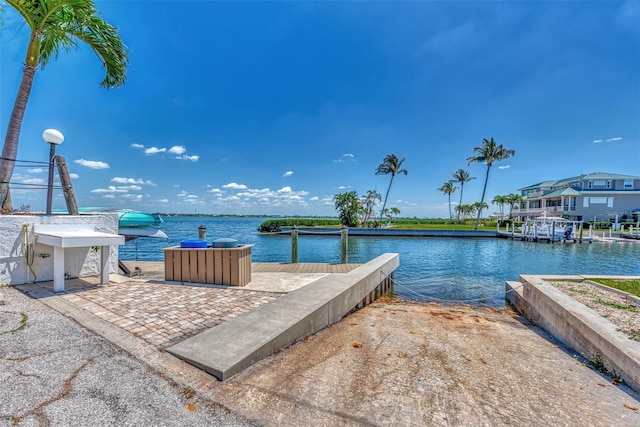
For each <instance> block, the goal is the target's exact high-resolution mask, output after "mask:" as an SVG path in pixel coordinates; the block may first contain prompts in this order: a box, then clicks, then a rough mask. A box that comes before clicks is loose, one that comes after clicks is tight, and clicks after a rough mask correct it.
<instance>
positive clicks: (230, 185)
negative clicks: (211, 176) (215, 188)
mask: <svg viewBox="0 0 640 427" xmlns="http://www.w3.org/2000/svg"><path fill="white" fill-rule="evenodd" d="M222 188H230V189H232V190H246V189H247V186H246V185H244V184H236V183H235V182H230V183H228V184H225V185H223V186H222Z"/></svg>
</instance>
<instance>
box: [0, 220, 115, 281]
mask: <svg viewBox="0 0 640 427" xmlns="http://www.w3.org/2000/svg"><path fill="white" fill-rule="evenodd" d="M34 224H90V225H94V226H95V230H96V231H101V232H104V233H112V234H117V233H118V215H117V214H104V215H78V216H72V215H51V216H46V215H0V284H10V285H21V284H24V283H32V282H42V281H49V280H53V248H52V247H51V246H48V245H41V244H39V243H38V242H37V238H36V237H34V235H33V226H34ZM25 226H26V227H25ZM25 230H26V233H25ZM34 240H35V242H34ZM25 241H26V244H25ZM31 243H35V244H33V246H32V247H33V255H34V256H33V262H32V265H31V268H29V265H28V264H27V257H26V254H27V247H28V244H31ZM64 251H65V252H64V271H65V277H71V278H73V277H87V276H96V275H99V274H100V249H98V251H97V252H95V251H94V250H93V249H92V248H90V247H88V248H66V249H65V250H64ZM29 261H31V259H30V260H29ZM117 269H118V247H117V246H111V247H110V251H109V271H110V272H111V273H116V272H117Z"/></svg>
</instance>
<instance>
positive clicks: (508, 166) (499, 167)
mask: <svg viewBox="0 0 640 427" xmlns="http://www.w3.org/2000/svg"><path fill="white" fill-rule="evenodd" d="M510 167H511V165H504V166H498V169H509V168H510Z"/></svg>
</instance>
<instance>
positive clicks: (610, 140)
mask: <svg viewBox="0 0 640 427" xmlns="http://www.w3.org/2000/svg"><path fill="white" fill-rule="evenodd" d="M621 139H622V137H620V136H616V137H614V138H607V139H594V140H593V143H594V144H600V143H601V142H613V141H620V140H621Z"/></svg>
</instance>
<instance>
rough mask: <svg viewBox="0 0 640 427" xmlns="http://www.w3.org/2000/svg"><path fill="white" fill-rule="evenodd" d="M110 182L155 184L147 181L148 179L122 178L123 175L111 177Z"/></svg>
mask: <svg viewBox="0 0 640 427" xmlns="http://www.w3.org/2000/svg"><path fill="white" fill-rule="evenodd" d="M111 182H115V183H116V184H137V185H153V186H155V185H156V184H154V183H153V182H151V181H149V180H146V181H145V180H143V179H135V178H124V177H120V176H116V177H114V178H111Z"/></svg>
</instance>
